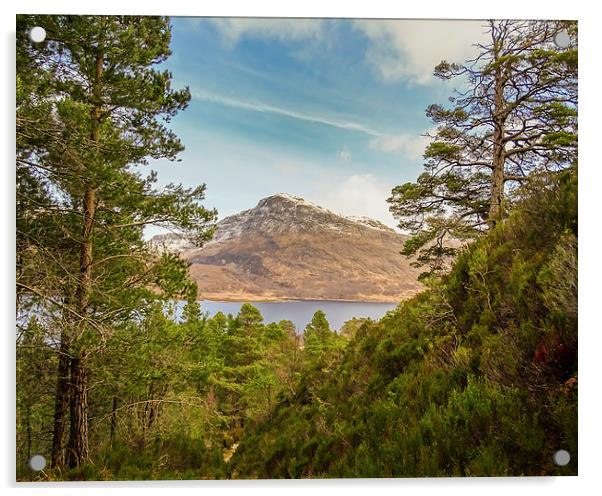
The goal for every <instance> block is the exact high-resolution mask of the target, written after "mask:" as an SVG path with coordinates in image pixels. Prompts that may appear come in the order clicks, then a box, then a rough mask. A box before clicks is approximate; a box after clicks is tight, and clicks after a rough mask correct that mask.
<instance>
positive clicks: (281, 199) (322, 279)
mask: <svg viewBox="0 0 602 496" xmlns="http://www.w3.org/2000/svg"><path fill="white" fill-rule="evenodd" d="M406 239H407V237H406V236H404V235H402V234H399V233H397V232H395V231H394V230H393V229H391V228H389V227H387V226H385V225H384V224H382V223H380V222H378V221H377V220H374V219H369V218H348V217H344V216H341V215H337V214H335V213H333V212H331V211H329V210H326V209H324V208H322V207H320V206H318V205H315V204H313V203H310V202H308V201H305V200H303V199H302V198H298V197H294V196H290V195H287V194H283V193H281V194H277V195H273V196H270V197H267V198H264V199H262V200H261V201H260V202H259V203H258V204H257V206H256V207H254V208H252V209H250V210H245V211H243V212H240V213H238V214H235V215H232V216H230V217H227V218H225V219H223V220H222V221H221V222H219V223H218V225H217V231H216V234H215V237H214V239H213V240H212V241H211V242H209V243H207V244H206V245H205V246H204V247H202V248H195V247H194V245H192V244H191V243H189V242H188V241H187V240H185V239H183V238H181V237H179V236H177V235H174V234H165V235H158V236H155V237H154V238H153V239H152V243H154V244H155V245H158V246H163V247H164V248H165V249H169V250H172V251H176V252H178V253H181V255H182V256H183V257H184V258H185V259H187V260H189V261H190V262H191V267H190V274H191V276H192V277H193V278H194V279H195V280H196V282H197V284H198V287H199V297H200V298H205V299H213V300H251V301H253V300H265V299H268V300H269V299H273V300H278V299H328V300H357V301H391V302H397V301H399V300H400V299H401V298H405V297H408V296H411V295H413V294H414V293H416V292H417V291H419V290H420V289H421V286H420V284H419V283H418V282H417V281H416V278H417V276H418V273H419V271H418V270H417V269H415V268H413V267H411V266H410V264H409V261H408V260H407V259H405V258H404V257H403V256H401V255H400V254H399V251H400V249H401V247H402V245H403V243H404V241H405V240H406Z"/></svg>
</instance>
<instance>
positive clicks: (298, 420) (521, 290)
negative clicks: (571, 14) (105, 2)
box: [16, 15, 578, 481]
mask: <svg viewBox="0 0 602 496" xmlns="http://www.w3.org/2000/svg"><path fill="white" fill-rule="evenodd" d="M33 26H43V27H44V29H45V30H46V33H47V37H46V40H45V41H44V42H43V43H33V42H32V41H31V40H30V39H29V38H28V35H27V33H28V30H29V29H31V28H32V27H33ZM487 29H488V31H487V32H488V36H489V42H488V43H485V44H479V45H478V49H479V53H480V54H479V56H478V57H477V58H475V59H473V60H469V61H465V62H464V63H463V64H458V63H452V62H447V61H443V62H441V64H439V65H438V66H437V67H435V68H434V74H435V76H437V77H438V78H441V79H442V80H450V81H458V87H459V88H460V90H457V91H455V92H454V93H453V94H452V95H451V96H450V97H449V100H448V103H447V104H445V105H443V104H438V103H434V104H432V105H430V106H429V107H428V108H427V109H426V113H427V116H428V117H429V118H430V119H431V121H432V122H433V125H434V128H433V129H434V131H432V135H431V136H430V137H431V143H430V144H429V145H428V146H427V148H426V150H425V151H424V171H423V173H422V174H421V175H420V176H419V177H418V178H417V179H416V181H415V182H409V183H405V184H402V185H399V186H397V187H395V188H394V189H393V191H392V192H391V195H390V197H389V198H388V199H387V202H388V203H389V206H390V209H391V212H393V214H394V215H395V217H396V219H397V220H398V221H399V228H400V229H402V230H403V231H404V232H408V233H411V237H410V239H409V240H408V241H407V242H406V243H405V245H404V246H400V247H399V249H400V252H401V253H400V255H399V256H400V258H401V257H402V256H406V257H411V258H412V260H413V263H415V264H416V265H417V266H420V267H421V268H422V269H423V273H422V275H421V281H422V283H423V284H424V285H425V288H426V289H425V290H424V291H422V292H421V293H419V294H418V295H417V296H415V297H413V298H411V299H409V300H406V301H400V303H399V305H398V306H397V308H396V309H395V310H394V311H391V312H388V313H387V315H386V316H385V317H384V318H382V319H381V320H379V321H374V320H370V319H359V318H357V319H352V320H350V321H348V322H347V323H345V324H344V326H343V327H342V328H341V329H340V330H339V331H338V332H336V331H335V330H333V329H331V327H330V325H329V322H328V320H327V318H326V315H325V314H324V312H322V311H317V312H316V313H315V315H314V316H313V318H312V320H311V322H310V323H309V324H308V325H307V327H306V328H305V329H304V330H302V333H298V332H297V330H296V329H295V327H294V325H293V324H292V322H290V321H288V320H282V321H280V322H279V323H264V319H263V317H262V315H261V314H260V312H259V311H258V310H257V308H255V307H254V306H253V305H251V304H244V305H243V306H242V307H241V310H240V312H239V313H238V314H237V315H224V314H222V313H217V314H216V315H214V316H212V317H210V316H209V315H208V314H206V313H204V311H203V308H202V306H201V305H199V303H198V302H197V301H195V300H196V298H197V289H196V286H195V283H194V282H193V281H191V280H190V279H189V277H188V273H187V268H188V267H187V263H186V262H184V261H183V260H182V259H180V258H179V257H178V256H177V255H174V254H170V253H168V252H158V251H157V250H156V249H154V248H153V247H152V246H150V245H149V244H148V243H147V242H146V241H145V238H144V229H145V227H146V226H149V225H152V226H160V227H163V228H167V229H170V230H174V231H177V232H185V233H187V235H189V236H190V237H191V238H192V239H194V240H195V241H196V242H197V243H198V244H199V245H202V244H203V243H205V242H207V241H208V240H210V239H211V237H212V235H213V233H214V225H215V222H216V220H217V215H218V213H217V211H216V210H215V209H213V208H212V207H211V206H206V202H205V193H206V189H207V187H211V185H210V184H209V185H205V184H202V183H201V184H199V185H197V186H194V187H190V186H185V185H182V184H169V185H167V186H159V185H158V180H157V174H156V173H154V172H153V171H151V170H149V168H148V164H149V161H150V160H154V159H168V160H172V161H176V160H178V155H179V154H180V152H182V150H183V148H184V144H183V143H182V142H181V141H180V139H179V138H178V136H176V134H175V133H174V131H173V130H172V129H171V128H170V121H171V119H172V118H173V117H175V115H176V114H178V113H179V112H183V111H185V109H186V107H187V105H188V103H189V101H190V99H191V92H190V90H189V88H182V89H175V88H173V87H172V75H171V74H170V73H169V71H167V70H161V69H160V67H158V66H160V64H161V63H162V62H164V61H165V60H166V59H167V58H168V57H169V56H170V55H171V51H170V38H171V26H170V20H169V19H168V18H163V17H137V16H68V15H65V16H63V15H61V16H58V15H57V16H36V15H20V16H18V17H17V40H16V61H17V80H16V103H17V109H16V131H17V135H16V145H17V150H16V154H17V156H16V324H17V325H16V386H17V393H16V413H17V425H16V459H17V464H16V466H17V474H16V477H17V480H19V481H31V480H35V481H55V480H133V479H134V480H159V479H229V478H231V479H241V478H327V477H337V478H342V477H437V476H520V475H529V476H533V475H537V476H538V475H576V474H577V462H578V457H577V453H578V446H577V390H578V373H577V370H578V369H577V251H578V242H577V240H578V216H577V192H578V188H577V24H576V22H568V21H499V20H492V21H488V22H487ZM559 33H565V34H567V35H568V42H567V43H566V45H564V46H559V45H558V44H555V43H554V40H555V39H557V35H558V34H559ZM460 81H461V82H460ZM340 283H341V284H345V281H341V282H340ZM181 301H186V305H185V307H184V309H183V311H181V312H180V311H179V310H178V302H181ZM558 450H566V451H568V452H569V453H570V455H571V459H570V463H568V464H567V465H565V466H560V465H557V464H555V463H554V454H555V452H557V451H558ZM36 454H42V455H43V456H44V457H45V458H46V459H47V461H48V464H47V466H46V468H45V469H44V470H42V471H39V472H36V471H33V470H31V469H30V467H29V466H28V461H29V460H30V459H31V457H32V456H33V455H36Z"/></svg>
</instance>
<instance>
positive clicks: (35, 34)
mask: <svg viewBox="0 0 602 496" xmlns="http://www.w3.org/2000/svg"><path fill="white" fill-rule="evenodd" d="M27 35H28V36H29V39H30V40H31V41H33V42H34V43H42V42H43V41H44V40H45V39H46V30H45V29H44V28H43V27H41V26H34V27H33V28H31V29H30V30H29V33H28V34H27Z"/></svg>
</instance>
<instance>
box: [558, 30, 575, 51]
mask: <svg viewBox="0 0 602 496" xmlns="http://www.w3.org/2000/svg"><path fill="white" fill-rule="evenodd" d="M554 43H556V46H557V47H558V48H566V47H568V46H569V45H570V44H571V38H570V36H569V33H567V32H566V31H565V30H562V31H558V32H557V33H556V34H555V35H554Z"/></svg>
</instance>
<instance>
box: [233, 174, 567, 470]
mask: <svg viewBox="0 0 602 496" xmlns="http://www.w3.org/2000/svg"><path fill="white" fill-rule="evenodd" d="M559 449H565V450H567V451H568V452H569V453H570V454H571V456H572V459H571V461H570V463H569V464H568V465H567V466H565V467H558V466H556V465H555V464H554V462H553V455H554V453H555V452H556V451H557V450H559ZM230 465H231V470H232V476H233V477H259V478H265V477H268V478H275V477H403V476H410V477H411V476H451V475H465V476H485V475H560V474H567V475H568V474H576V473H577V174H576V171H575V170H569V171H566V172H564V173H562V174H559V175H557V176H555V177H554V178H541V179H539V180H538V181H533V182H532V183H531V191H530V192H529V191H527V190H525V191H523V193H522V195H521V199H520V200H519V201H518V203H517V205H515V206H514V208H513V213H512V215H511V216H510V218H509V219H507V220H506V221H505V222H504V223H502V224H501V225H499V226H498V227H496V228H495V230H493V231H492V232H490V233H489V234H488V235H487V236H485V237H483V238H481V239H480V240H478V241H477V242H475V243H473V244H472V245H470V246H469V247H467V248H466V249H465V250H464V251H463V253H462V254H461V255H460V257H459V258H458V260H457V261H456V263H455V265H454V267H453V270H452V271H451V273H450V274H449V275H448V276H447V277H446V278H445V280H443V281H439V282H431V286H430V289H429V290H428V291H425V292H423V293H421V294H419V295H418V296H416V297H414V298H413V299H412V300H410V301H408V302H405V303H403V304H401V305H400V306H399V307H398V309H397V310H396V311H394V312H391V313H389V314H388V315H387V316H386V317H385V318H383V319H382V320H381V321H379V322H366V323H363V324H362V325H361V326H359V328H358V329H357V330H354V332H353V333H352V337H351V339H350V341H349V342H348V344H347V345H346V347H345V349H344V351H341V348H340V347H332V348H331V349H326V350H325V351H324V352H323V353H322V354H321V355H320V356H319V357H317V358H315V359H314V360H313V362H311V363H310V365H308V366H307V368H306V370H305V371H304V373H303V374H302V376H301V379H300V383H299V387H298V388H297V389H296V392H295V394H294V395H292V396H289V397H288V398H284V397H283V398H282V402H281V403H280V404H279V405H278V406H277V407H276V408H275V410H274V411H273V412H272V414H271V415H270V416H269V417H268V418H266V419H265V420H264V421H263V422H260V423H258V424H256V425H254V426H248V427H247V429H246V430H245V432H244V434H243V437H242V440H241V442H240V446H239V447H238V450H237V451H236V453H235V454H234V456H233V458H232V461H231V463H230Z"/></svg>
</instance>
